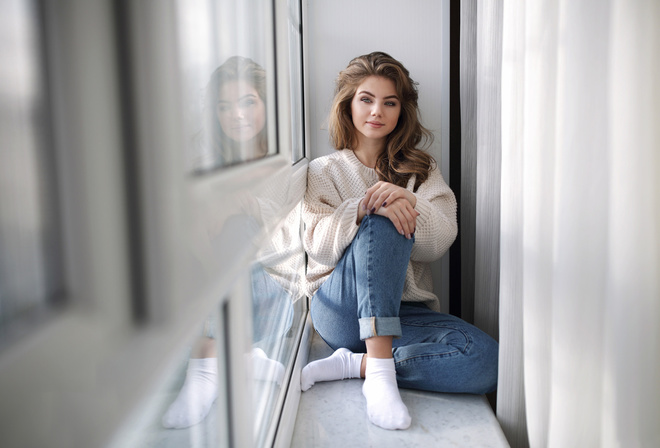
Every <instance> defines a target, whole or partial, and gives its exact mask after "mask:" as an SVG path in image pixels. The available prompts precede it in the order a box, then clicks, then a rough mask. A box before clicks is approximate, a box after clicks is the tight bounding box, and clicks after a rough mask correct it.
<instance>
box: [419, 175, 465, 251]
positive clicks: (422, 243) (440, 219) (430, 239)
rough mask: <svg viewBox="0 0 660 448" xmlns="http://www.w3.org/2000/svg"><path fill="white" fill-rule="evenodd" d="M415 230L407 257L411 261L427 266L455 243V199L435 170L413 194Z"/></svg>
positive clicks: (456, 231) (456, 228)
mask: <svg viewBox="0 0 660 448" xmlns="http://www.w3.org/2000/svg"><path fill="white" fill-rule="evenodd" d="M414 194H415V196H416V197H417V204H416V206H415V210H417V211H418V212H419V213H420V215H419V216H418V217H417V230H416V231H415V244H414V245H413V249H412V253H411V255H410V258H411V260H413V261H422V262H431V261H435V260H437V259H438V258H440V257H441V256H442V255H443V254H444V253H445V252H446V251H447V249H449V247H450V246H451V245H452V243H453V242H454V240H455V239H456V235H457V233H458V225H457V222H456V208H457V206H456V197H455V196H454V193H453V192H452V191H451V189H450V188H449V186H448V185H447V184H446V183H445V181H444V179H443V178H442V174H440V170H439V169H438V168H435V169H434V170H432V171H431V173H430V174H429V178H428V179H427V180H426V182H424V183H423V184H422V185H421V186H420V187H419V189H418V190H417V192H416V193H414Z"/></svg>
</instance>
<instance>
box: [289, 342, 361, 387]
mask: <svg viewBox="0 0 660 448" xmlns="http://www.w3.org/2000/svg"><path fill="white" fill-rule="evenodd" d="M362 356H364V355H363V354H362V353H353V352H351V351H350V350H349V349H347V348H340V349H337V350H336V351H335V352H334V353H333V354H332V355H330V356H329V357H327V358H324V359H319V360H318V361H313V362H310V363H309V364H307V365H306V366H305V367H304V368H303V370H302V374H301V376H300V386H301V388H302V390H303V391H305V390H307V389H309V388H310V387H312V386H313V385H314V383H316V382H317V381H334V380H345V379H348V378H360V365H361V364H362Z"/></svg>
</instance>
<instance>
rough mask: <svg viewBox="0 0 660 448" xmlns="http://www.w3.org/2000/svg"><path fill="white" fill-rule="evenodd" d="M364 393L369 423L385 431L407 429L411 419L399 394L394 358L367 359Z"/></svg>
mask: <svg viewBox="0 0 660 448" xmlns="http://www.w3.org/2000/svg"><path fill="white" fill-rule="evenodd" d="M362 393H363V394H364V397H365V398H366V399H367V415H368V417H369V421H370V422H371V423H373V424H374V425H376V426H380V427H381V428H385V429H407V428H408V427H410V423H411V418H410V414H409V413H408V408H407V407H406V405H405V404H403V401H401V395H400V394H399V387H398V386H397V383H396V370H395V369H394V359H392V358H367V370H366V378H365V380H364V385H363V386H362Z"/></svg>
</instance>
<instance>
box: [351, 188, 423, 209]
mask: <svg viewBox="0 0 660 448" xmlns="http://www.w3.org/2000/svg"><path fill="white" fill-rule="evenodd" d="M397 199H406V200H407V201H408V202H409V203H410V205H411V206H412V208H415V205H417V198H416V197H415V195H414V194H412V193H411V192H410V191H408V190H406V189H405V188H403V187H398V186H396V185H394V184H391V183H389V182H385V181H382V180H381V181H379V182H377V183H376V184H375V185H374V186H373V187H371V188H369V189H368V190H367V192H366V193H365V195H364V199H363V200H362V206H363V208H364V210H365V211H366V212H367V214H372V213H376V212H377V211H378V210H379V209H380V208H381V207H387V205H388V204H392V203H393V202H394V201H396V200H397Z"/></svg>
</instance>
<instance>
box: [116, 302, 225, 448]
mask: <svg viewBox="0 0 660 448" xmlns="http://www.w3.org/2000/svg"><path fill="white" fill-rule="evenodd" d="M220 316H221V309H218V313H213V314H211V315H210V316H209V317H208V318H207V319H206V320H205V321H204V322H203V323H201V325H200V326H199V327H198V328H197V329H196V331H195V334H194V335H193V337H192V338H191V340H190V341H189V343H188V344H187V345H186V348H185V350H184V351H183V352H182V353H181V356H180V357H179V358H178V359H177V360H176V361H175V362H174V364H173V366H172V367H171V369H170V370H169V371H168V372H166V373H165V375H164V379H163V381H162V384H161V386H160V387H159V388H158V390H157V391H156V392H155V393H154V394H153V395H152V396H151V397H150V398H149V400H148V403H147V404H146V405H145V407H144V408H143V410H142V412H141V413H139V414H136V415H135V416H134V417H133V418H132V419H131V421H130V422H129V425H130V426H129V427H128V428H127V429H126V430H124V433H123V434H122V437H121V438H120V439H119V440H120V442H121V443H119V444H118V445H117V446H126V447H129V446H130V447H136V448H137V447H159V448H178V447H217V446H226V445H227V443H226V441H227V440H228V439H227V429H226V428H225V427H223V426H222V421H223V418H221V415H219V412H222V411H223V409H221V408H220V406H225V404H224V402H222V401H221V400H217V399H216V398H217V396H218V382H219V378H220V377H221V376H220V375H219V374H218V369H219V365H218V355H217V354H218V352H220V350H219V349H218V348H219V347H218V335H220V336H221V333H220V331H221V328H222V324H221V323H220V321H221V319H219V317H220Z"/></svg>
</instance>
